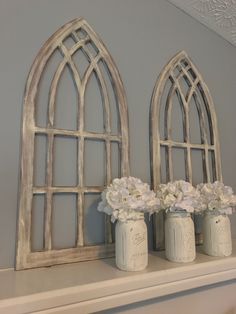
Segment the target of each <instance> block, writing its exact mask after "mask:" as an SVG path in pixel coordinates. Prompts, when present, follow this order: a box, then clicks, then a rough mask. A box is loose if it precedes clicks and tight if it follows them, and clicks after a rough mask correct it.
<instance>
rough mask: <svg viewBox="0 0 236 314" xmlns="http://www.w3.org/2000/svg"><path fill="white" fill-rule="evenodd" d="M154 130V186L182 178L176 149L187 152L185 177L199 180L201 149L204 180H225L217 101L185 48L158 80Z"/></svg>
mask: <svg viewBox="0 0 236 314" xmlns="http://www.w3.org/2000/svg"><path fill="white" fill-rule="evenodd" d="M150 130H151V134H150V138H151V140H150V146H151V166H152V169H151V175H152V181H153V185H154V189H156V188H157V186H158V184H159V183H161V182H164V181H166V182H167V181H173V180H176V179H180V177H177V178H176V176H175V169H174V168H175V166H176V165H175V163H174V151H178V152H181V151H182V152H183V154H182V156H183V157H184V165H185V174H184V173H182V179H186V180H187V181H190V182H192V183H194V184H195V183H198V182H196V180H195V177H194V165H193V156H194V153H195V152H199V153H200V155H201V168H202V181H204V182H209V181H213V180H216V179H217V180H221V162H220V150H219V138H218V130H217V120H216V113H215V109H214V104H213V101H212V98H211V95H210V92H209V90H208V87H207V85H206V84H205V82H204V80H203V78H202V76H201V74H200V73H199V71H198V70H197V68H196V67H195V66H194V64H193V63H192V61H191V60H190V58H189V57H188V55H187V54H186V52H184V51H182V52H180V53H178V54H177V55H176V56H175V57H173V59H171V61H170V62H169V63H168V64H167V65H166V66H165V68H164V69H163V71H162V72H161V74H160V76H159V78H158V80H157V82H156V85H155V88H154V91H153V96H152V101H151V110H150ZM164 161H165V165H163V162H164ZM199 171H200V170H199Z"/></svg>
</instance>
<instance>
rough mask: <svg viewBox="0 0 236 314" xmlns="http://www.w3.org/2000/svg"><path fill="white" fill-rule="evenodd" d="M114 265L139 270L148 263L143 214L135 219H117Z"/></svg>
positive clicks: (126, 269) (127, 269) (129, 269)
mask: <svg viewBox="0 0 236 314" xmlns="http://www.w3.org/2000/svg"><path fill="white" fill-rule="evenodd" d="M115 237H116V242H115V248H116V266H117V267H118V268H119V269H121V270H125V271H139V270H143V269H145V268H146V267H147V264H148V243H147V226H146V223H145V221H144V215H143V214H140V218H139V219H137V220H133V219H132V220H127V221H125V222H122V221H118V222H117V223H116V229H115Z"/></svg>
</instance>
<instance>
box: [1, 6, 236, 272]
mask: <svg viewBox="0 0 236 314" xmlns="http://www.w3.org/2000/svg"><path fill="white" fill-rule="evenodd" d="M75 17H84V18H86V20H87V21H88V22H89V23H90V25H91V26H92V27H93V28H94V29H95V30H96V32H97V33H98V34H100V36H101V37H102V39H103V41H104V42H105V44H106V46H107V47H108V49H109V51H110V53H111V54H112V56H113V58H114V60H115V62H116V64H117V66H118V68H119V71H120V73H121V76H122V79H123V82H124V85H125V88H126V92H127V98H128V107H129V125H130V157H131V174H132V175H134V176H137V177H140V178H141V179H143V180H144V181H148V182H149V181H150V175H149V145H148V130H149V129H148V115H149V104H150V97H151V93H152V89H153V86H154V83H155V81H156V78H157V75H158V74H159V73H160V71H161V69H162V67H163V66H164V65H165V64H166V63H167V61H168V60H169V59H170V58H171V57H172V56H173V55H174V54H176V52H178V51H180V50H183V49H184V50H186V51H187V53H188V54H189V55H190V56H191V58H192V59H193V60H194V62H195V64H197V66H198V68H199V70H200V72H201V73H202V75H203V77H204V78H205V81H206V83H207V84H208V86H209V88H210V91H211V93H212V96H213V99H214V101H215V106H216V111H217V115H218V120H219V131H220V140H221V151H222V163H223V175H224V181H225V183H227V184H229V185H231V186H232V187H233V188H234V189H235V190H236V177H235V171H234V169H235V167H234V166H235V165H234V163H235V160H236V145H234V135H235V134H236V132H235V131H236V125H235V123H234V120H235V116H236V106H235V86H236V76H235V69H236V48H235V47H233V46H231V45H230V44H229V43H227V42H226V41H225V40H223V39H222V38H220V37H218V36H217V35H216V34H214V33H213V32H211V31H210V30H208V29H206V28H205V27H204V26H202V25H200V24H199V23H198V22H196V21H194V20H193V19H192V18H190V17H188V16H187V15H186V14H184V13H183V12H181V11H180V10H178V9H176V8H175V7H174V6H173V5H171V4H169V3H168V2H166V1H164V0H161V1H155V0H145V1H144V0H120V1H117V0H116V1H115V0H97V1H93V0H64V1H63V0H50V1H48V0H40V1H36V0H1V1H0V40H1V45H0V96H1V106H0V111H1V112H0V143H1V150H0V152H1V153H0V200H1V209H0V268H7V267H13V265H14V251H15V230H16V217H17V190H18V173H19V170H18V166H19V148H20V144H19V143H20V129H21V112H22V98H23V92H24V86H25V81H26V78H27V74H28V72H29V69H30V66H31V64H32V62H33V60H34V58H35V56H36V54H37V52H38V50H39V49H40V47H41V46H42V44H43V43H44V42H45V40H46V39H47V38H48V37H49V36H50V35H51V34H52V33H53V32H54V31H56V30H57V29H58V28H59V27H60V26H61V25H63V24H64V23H66V22H68V21H69V20H71V19H73V18H75ZM232 220H233V225H234V228H233V229H234V235H236V228H235V224H236V219H235V217H233V218H232Z"/></svg>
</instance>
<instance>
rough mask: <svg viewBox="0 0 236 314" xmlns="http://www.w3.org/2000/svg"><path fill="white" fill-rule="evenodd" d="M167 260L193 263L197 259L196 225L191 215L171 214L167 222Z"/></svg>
mask: <svg viewBox="0 0 236 314" xmlns="http://www.w3.org/2000/svg"><path fill="white" fill-rule="evenodd" d="M165 248H166V258H167V259H168V260H169V261H171V262H180V263H187V262H192V261H193V260H194V259H195V257H196V249H195V236H194V224H193V221H192V218H191V216H190V214H189V213H181V212H169V213H168V214H167V215H166V220H165Z"/></svg>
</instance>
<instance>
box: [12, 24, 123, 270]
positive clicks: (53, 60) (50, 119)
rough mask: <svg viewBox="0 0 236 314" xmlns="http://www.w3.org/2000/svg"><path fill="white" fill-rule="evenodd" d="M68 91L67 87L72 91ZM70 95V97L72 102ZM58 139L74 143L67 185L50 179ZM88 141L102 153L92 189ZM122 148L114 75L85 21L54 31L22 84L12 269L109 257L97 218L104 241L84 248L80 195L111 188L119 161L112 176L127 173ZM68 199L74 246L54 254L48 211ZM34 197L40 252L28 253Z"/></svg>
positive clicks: (119, 94)
mask: <svg viewBox="0 0 236 314" xmlns="http://www.w3.org/2000/svg"><path fill="white" fill-rule="evenodd" d="M50 67H51V74H50V76H48V77H47V73H48V72H47V70H48V68H50ZM65 77H67V78H66V79H67V80H68V82H69V81H70V83H68V84H70V85H73V87H72V86H70V88H69V87H68V88H67V89H66V90H64V94H63V101H62V104H60V101H59V96H58V95H59V93H60V90H61V89H62V88H63V82H64V81H63V80H64V78H65ZM92 80H93V85H94V86H95V87H94V88H95V89H97V91H98V92H97V94H96V95H98V96H97V98H95V99H94V100H90V99H89V100H88V98H87V97H88V95H87V94H89V89H90V85H91V81H92ZM71 83H72V84H71ZM43 84H44V86H46V87H47V90H48V93H44V94H43V97H41V98H42V99H43V100H41V98H40V90H41V87H42V85H43ZM71 88H74V91H73V92H72V91H71ZM72 93H74V94H75V95H74V97H73V96H72ZM72 98H73V101H72ZM98 98H100V99H98ZM72 102H73V105H71V103H72ZM94 104H95V105H94ZM99 104H100V107H101V108H100V107H99ZM91 105H94V108H93V113H94V114H93V115H92V116H93V117H92V120H91V121H90V120H89V119H90V118H91V116H90V117H88V116H87V115H88V114H87V113H86V110H87V109H86V108H87V107H88V106H91ZM60 106H61V108H62V111H63V119H64V120H63V123H62V122H61V120H60V117H59V116H58V109H59V107H60ZM95 107H98V108H95ZM99 110H100V111H101V112H102V113H101V114H100V115H101V120H102V123H101V125H100V126H99V128H98V127H97V126H96V123H97V120H99V119H98V115H99V113H98V112H99ZM90 112H91V110H90ZM72 121H73V123H72ZM88 121H90V122H88ZM40 137H44V138H45V141H46V143H47V144H46V148H45V149H44V150H45V165H44V167H43V168H44V169H41V173H40V175H41V176H43V175H42V173H43V172H44V176H43V179H41V180H38V179H37V174H36V172H35V163H36V162H37V151H38V150H39V148H37V147H36V146H37V140H38V138H40ZM58 139H63V140H64V141H66V140H67V139H68V140H69V139H73V141H74V144H75V145H76V151H77V153H76V176H75V180H72V181H71V183H66V184H61V183H58V182H56V181H57V180H56V179H55V172H56V170H55V162H56V157H57V156H56V154H58V152H57V150H56V142H57V140H58ZM88 143H100V144H102V147H104V162H103V164H104V169H103V170H101V172H102V173H103V174H101V176H103V179H102V181H103V183H100V184H97V183H95V184H93V182H91V180H90V182H89V183H88V182H87V181H86V180H87V179H86V175H85V166H86V165H85V164H87V163H88V160H87V159H86V156H85V150H86V149H87V148H86V147H87V146H88V145H87V144H88ZM100 144H99V145H100ZM113 144H116V145H117V147H118V152H117V153H118V155H119V156H116V158H114V156H113V155H114V152H113V148H112V147H113ZM86 145H87V146H86ZM128 145H129V143H128V114H127V103H126V97H125V91H124V88H123V84H122V81H121V78H120V75H119V72H118V70H117V68H116V66H115V64H114V62H113V60H112V58H111V56H110V54H109V52H108V51H107V49H106V47H105V46H104V44H103V43H102V42H101V40H100V39H99V37H98V36H97V35H96V34H95V32H94V31H93V30H92V29H91V27H90V26H89V25H88V23H87V22H86V21H85V20H84V19H76V20H73V21H71V22H69V23H67V24H66V25H64V26H63V27H61V28H60V29H59V30H58V31H57V32H56V33H55V34H54V35H53V36H52V37H51V38H49V39H48V41H47V42H46V43H45V45H44V46H43V47H42V48H41V50H40V52H39V54H38V56H37V57H36V59H35V61H34V63H33V65H32V68H31V70H30V73H29V77H28V80H27V84H26V90H25V98H24V113H23V132H22V156H21V191H20V206H19V224H18V246H17V257H16V268H17V269H22V268H31V267H38V266H48V265H53V264H60V263H66V262H76V261H82V260H90V259H96V258H102V257H108V256H112V255H113V254H114V244H113V242H114V239H113V236H112V230H111V225H110V222H109V221H108V219H107V218H104V219H105V223H104V229H105V235H104V237H105V241H104V243H100V244H96V245H91V244H90V245H88V244H87V243H86V239H85V213H84V210H85V197H86V196H87V195H89V194H92V195H98V196H99V194H100V193H101V192H102V190H103V189H104V186H106V185H108V184H110V182H111V180H112V179H113V177H114V175H113V168H112V166H113V164H114V163H118V164H117V165H116V168H117V175H122V176H125V175H128V174H129V157H128ZM73 149H74V148H73ZM92 154H94V155H96V154H97V152H95V151H93V153H92ZM90 155H91V153H90ZM91 166H93V167H94V166H96V165H91ZM61 167H64V165H61ZM86 167H87V168H88V167H90V166H89V165H87V166H86ZM97 167H99V166H97ZM91 168H92V167H91ZM91 171H92V170H91ZM65 175H66V176H67V175H68V173H65ZM64 182H65V181H64ZM72 194H73V195H74V196H75V199H76V213H75V215H74V216H75V217H76V218H75V220H76V235H75V243H74V245H73V247H66V248H63V249H56V248H55V247H54V245H53V236H52V233H53V230H52V229H53V223H54V222H53V207H54V206H55V203H56V202H54V198H55V196H57V195H66V196H69V195H72ZM38 196H43V197H44V210H43V211H44V213H43V216H44V218H43V222H42V223H41V228H42V229H43V246H42V247H41V249H40V250H33V249H32V237H33V234H32V233H33V228H34V215H33V211H35V209H34V199H35V198H36V197H38ZM95 209H96V208H95ZM65 211H66V208H65Z"/></svg>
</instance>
